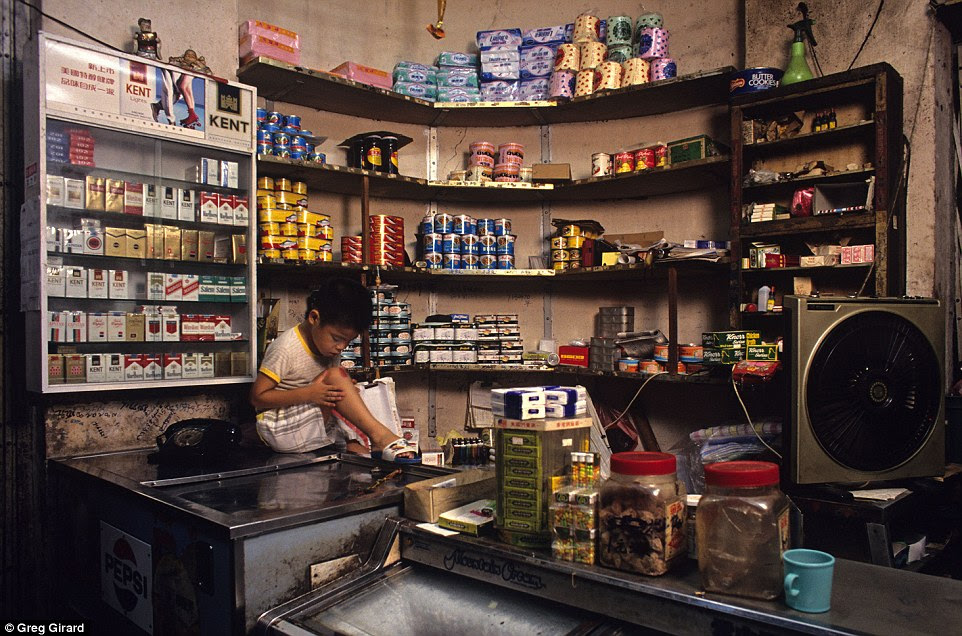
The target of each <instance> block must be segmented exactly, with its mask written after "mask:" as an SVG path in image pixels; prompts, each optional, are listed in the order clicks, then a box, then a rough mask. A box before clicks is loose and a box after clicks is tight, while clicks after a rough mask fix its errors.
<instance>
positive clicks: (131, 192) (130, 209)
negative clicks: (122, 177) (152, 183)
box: [124, 181, 144, 216]
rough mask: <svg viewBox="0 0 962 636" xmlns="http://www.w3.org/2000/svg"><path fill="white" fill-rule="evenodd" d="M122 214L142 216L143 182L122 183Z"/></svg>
mask: <svg viewBox="0 0 962 636" xmlns="http://www.w3.org/2000/svg"><path fill="white" fill-rule="evenodd" d="M124 214H133V215H135V216H144V184H142V183H135V182H133V181H127V182H125V183H124Z"/></svg>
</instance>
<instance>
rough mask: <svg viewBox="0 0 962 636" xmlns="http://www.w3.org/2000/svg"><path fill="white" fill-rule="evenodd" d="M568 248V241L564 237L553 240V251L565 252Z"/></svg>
mask: <svg viewBox="0 0 962 636" xmlns="http://www.w3.org/2000/svg"><path fill="white" fill-rule="evenodd" d="M567 247H568V239H567V238H566V237H564V236H554V237H552V238H551V249H553V250H563V249H565V248H567Z"/></svg>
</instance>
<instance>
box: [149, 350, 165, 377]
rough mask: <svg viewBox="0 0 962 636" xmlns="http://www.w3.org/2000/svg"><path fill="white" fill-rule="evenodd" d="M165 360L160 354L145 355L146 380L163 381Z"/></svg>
mask: <svg viewBox="0 0 962 636" xmlns="http://www.w3.org/2000/svg"><path fill="white" fill-rule="evenodd" d="M162 365H163V358H162V357H161V355H160V354H159V353H145V354H144V380H163V379H164V367H163V366H162Z"/></svg>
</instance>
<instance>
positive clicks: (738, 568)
mask: <svg viewBox="0 0 962 636" xmlns="http://www.w3.org/2000/svg"><path fill="white" fill-rule="evenodd" d="M788 521H789V519H788V498H787V497H785V495H784V494H782V492H781V490H779V488H778V466H777V465H776V464H773V463H771V462H755V461H735V462H719V463H717V464H709V465H708V466H705V494H703V495H702V497H701V500H700V501H699V502H698V509H697V510H696V511H695V542H696V543H697V544H698V570H699V571H700V573H701V583H702V587H704V588H705V590H706V591H708V592H722V593H724V594H734V595H736V596H748V597H752V598H761V599H773V598H777V597H778V596H779V595H780V594H781V592H782V588H783V583H782V552H784V551H785V550H786V549H788V547H789V545H788V544H789V525H788Z"/></svg>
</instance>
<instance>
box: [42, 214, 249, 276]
mask: <svg viewBox="0 0 962 636" xmlns="http://www.w3.org/2000/svg"><path fill="white" fill-rule="evenodd" d="M224 227H227V226H226V225H225V226H224ZM52 259H60V260H61V262H62V263H63V264H64V265H75V266H77V267H87V268H89V269H133V270H136V271H151V272H170V273H179V274H183V273H190V274H192V273H198V274H210V273H211V272H212V271H213V272H221V273H224V274H227V273H233V274H235V275H238V272H241V271H245V272H246V271H247V264H246V263H215V262H212V261H175V260H167V259H161V258H130V257H126V256H104V255H102V254H70V253H66V252H47V265H51V261H52Z"/></svg>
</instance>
